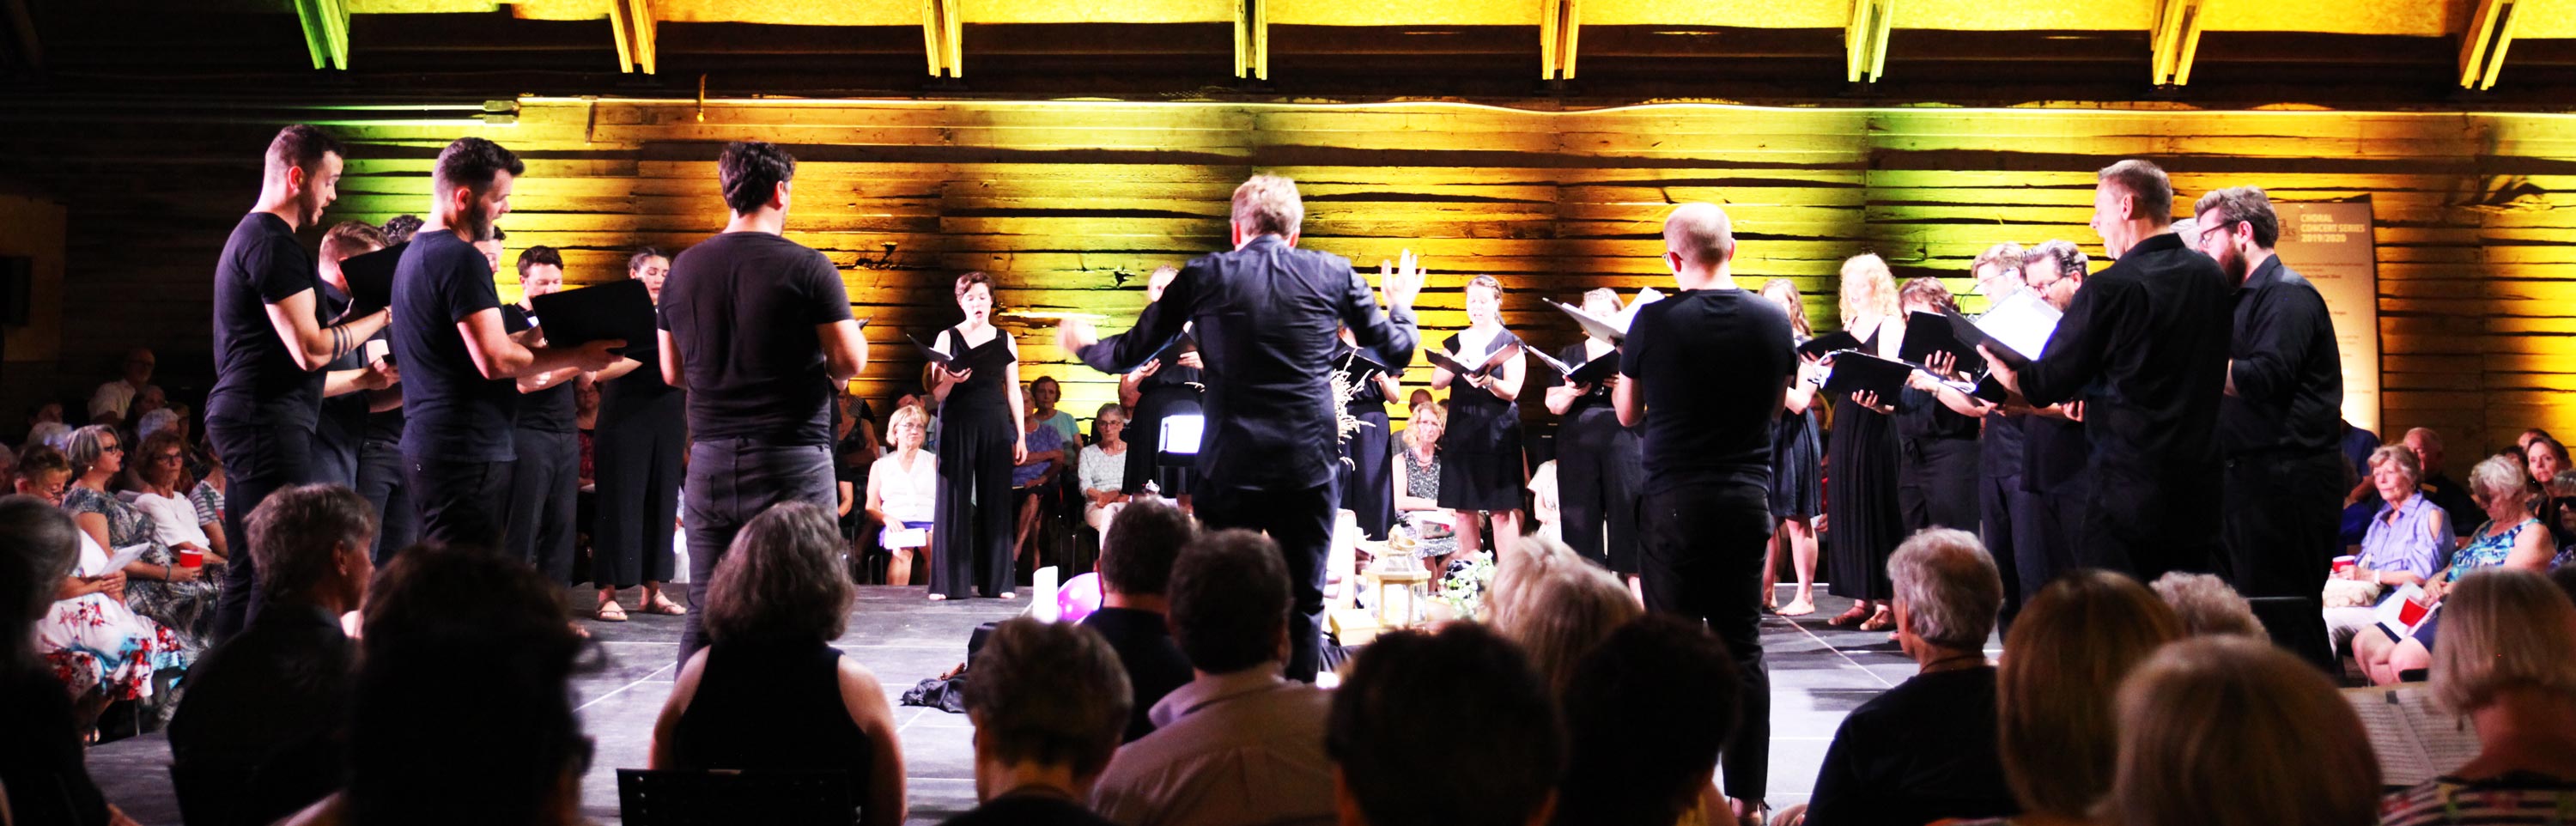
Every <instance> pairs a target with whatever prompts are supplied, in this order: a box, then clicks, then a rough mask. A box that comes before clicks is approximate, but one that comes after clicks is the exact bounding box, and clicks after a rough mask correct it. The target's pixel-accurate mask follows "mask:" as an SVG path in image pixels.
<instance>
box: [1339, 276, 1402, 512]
mask: <svg viewBox="0 0 2576 826" xmlns="http://www.w3.org/2000/svg"><path fill="white" fill-rule="evenodd" d="M1363 360H1365V361H1363ZM1380 366H1391V365H1387V364H1386V357H1384V356H1381V355H1378V352H1377V351H1376V350H1374V349H1371V348H1366V347H1361V346H1359V344H1358V343H1357V342H1355V341H1354V340H1353V335H1352V333H1351V328H1349V327H1343V328H1342V349H1341V352H1338V353H1335V354H1333V370H1334V371H1335V372H1338V373H1340V374H1341V376H1342V380H1343V382H1345V383H1346V384H1347V386H1349V387H1350V393H1351V395H1350V397H1349V398H1347V399H1345V400H1344V402H1343V410H1344V412H1347V413H1349V414H1350V415H1351V417H1352V418H1356V419H1358V420H1359V421H1360V429H1359V431H1358V432H1355V433H1350V434H1346V435H1344V436H1343V437H1342V463H1341V466H1340V467H1339V468H1337V469H1336V470H1335V471H1334V472H1335V473H1336V474H1337V475H1338V476H1339V477H1340V482H1341V485H1342V507H1343V508H1344V509H1346V510H1349V511H1350V512H1351V514H1352V515H1353V516H1355V517H1357V518H1358V519H1359V526H1360V532H1361V533H1364V534H1367V535H1368V538H1369V539H1372V540H1382V539H1385V538H1386V530H1387V528H1390V527H1393V526H1394V525H1395V471H1394V469H1393V467H1394V465H1393V461H1394V458H1395V448H1394V442H1393V441H1392V440H1391V439H1390V438H1389V437H1388V433H1389V431H1388V430H1387V426H1388V420H1387V417H1386V403H1387V400H1389V399H1393V398H1395V397H1396V395H1397V394H1398V393H1400V392H1401V388H1398V387H1397V386H1396V383H1395V377H1394V376H1390V375H1387V371H1385V370H1380V369H1378V368H1379V367H1380Z"/></svg>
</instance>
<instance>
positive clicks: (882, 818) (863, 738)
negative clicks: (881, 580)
mask: <svg viewBox="0 0 2576 826" xmlns="http://www.w3.org/2000/svg"><path fill="white" fill-rule="evenodd" d="M840 554H841V532H840V526H839V525H838V524H836V523H835V522H834V521H833V519H832V515H831V514H830V513H828V512H826V511H824V510H823V509H822V508H821V507H818V506H816V505H814V504H812V503H809V502H792V501H791V502H786V503H782V504H779V505H777V506H774V507H771V508H770V509H769V510H767V511H763V512H762V513H761V514H760V515H759V516H756V517H753V518H752V520H751V523H750V524H748V525H744V526H743V529H742V533H740V534H737V535H735V536H734V540H733V545H732V547H731V548H729V549H728V550H726V551H725V557H724V561H723V562H719V563H717V564H716V572H715V579H714V580H713V581H712V582H710V583H708V587H707V603H706V605H705V606H703V607H702V611H703V613H704V615H705V621H706V629H707V637H708V639H710V640H712V641H713V643H714V644H713V645H711V646H709V647H708V648H706V649H703V650H701V651H699V652H698V653H696V654H695V655H692V656H690V657H689V661H688V663H687V664H686V665H683V666H681V668H680V677H679V682H678V684H676V685H674V686H672V687H671V698H670V699H669V700H668V701H666V702H664V703H663V704H662V716H661V718H660V719H659V720H657V721H655V722H654V724H653V744H652V761H653V763H652V766H653V768H656V769H698V770H707V769H744V770H759V769H809V770H811V769H840V770H842V771H843V772H845V773H847V775H848V781H849V784H850V799H851V800H852V801H855V802H857V803H859V811H860V822H861V823H863V824H866V826H892V825H893V824H899V823H902V822H903V816H904V779H903V748H902V745H901V742H900V741H899V740H898V739H897V738H896V736H895V725H894V707H893V706H891V705H888V704H887V703H886V694H885V689H884V688H883V687H882V686H879V685H878V684H877V678H876V676H875V675H872V674H870V673H868V670H867V669H866V668H865V667H862V666H860V665H859V661H858V660H855V659H852V658H850V657H849V656H848V655H845V654H843V653H841V650H840V649H837V648H833V647H832V646H831V642H832V641H833V640H835V639H838V638H840V636H841V633H842V632H844V631H847V630H848V629H849V619H850V603H851V601H852V600H853V599H855V598H856V597H857V591H856V589H855V588H853V587H852V586H851V584H850V575H849V573H848V571H847V569H846V568H844V567H843V566H842V564H841V556H840Z"/></svg>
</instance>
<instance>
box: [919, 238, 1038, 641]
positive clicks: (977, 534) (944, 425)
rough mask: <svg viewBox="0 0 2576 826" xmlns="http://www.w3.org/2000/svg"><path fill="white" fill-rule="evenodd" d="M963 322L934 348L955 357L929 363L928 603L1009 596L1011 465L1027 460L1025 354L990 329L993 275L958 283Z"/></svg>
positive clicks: (977, 275)
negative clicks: (933, 437)
mask: <svg viewBox="0 0 2576 826" xmlns="http://www.w3.org/2000/svg"><path fill="white" fill-rule="evenodd" d="M957 307H958V309H960V310H964V311H965V312H966V320H965V321H964V322H963V323H960V324H958V325H957V326H955V327H951V328H948V329H946V330H943V331H941V332H940V335H939V340H938V341H937V342H936V343H934V344H933V346H935V347H938V348H939V349H940V350H941V351H943V352H946V353H948V354H949V356H950V357H951V358H952V359H954V360H953V361H951V362H949V363H948V365H947V366H945V367H942V366H940V365H938V364H932V365H930V394H931V396H933V397H935V398H937V399H939V497H938V504H937V508H936V511H935V513H936V514H937V515H936V516H935V517H933V518H932V522H933V523H934V524H935V526H934V527H933V528H932V529H931V531H930V545H931V550H930V598H931V599H933V600H942V599H948V598H950V597H968V596H974V595H975V592H976V591H978V590H980V591H982V592H983V594H984V595H985V596H988V597H999V598H1002V599H1010V598H1011V597H1013V596H1015V594H1013V593H1012V592H1011V539H1012V534H1013V531H1012V528H1013V524H1012V516H1013V515H1014V514H1013V513H1012V504H1013V503H1014V502H1015V501H1016V500H1014V499H1013V498H1012V497H1011V468H1012V467H1014V466H1017V465H1018V464H1019V463H1020V462H1021V461H1023V460H1024V459H1025V458H1026V457H1027V455H1028V447H1027V445H1026V444H1025V443H1023V442H1022V441H1021V440H1020V434H1021V433H1023V432H1025V431H1027V430H1028V425H1027V419H1026V416H1027V415H1028V414H1027V412H1026V411H1027V410H1028V405H1027V404H1025V403H1023V402H1022V401H1021V400H1020V348H1019V345H1018V344H1017V343H1014V342H1012V341H1011V337H1010V336H1008V335H1004V334H1003V333H1002V331H1001V330H1000V329H998V328H996V327H994V326H993V277H992V276H989V275H985V274H983V273H980V272H970V273H967V274H965V275H961V276H958V277H957Z"/></svg>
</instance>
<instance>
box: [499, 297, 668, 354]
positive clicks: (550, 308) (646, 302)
mask: <svg viewBox="0 0 2576 826" xmlns="http://www.w3.org/2000/svg"><path fill="white" fill-rule="evenodd" d="M528 306H529V308H530V309H531V310H533V311H534V313H535V315H536V317H537V322H538V323H539V324H540V325H541V326H543V327H544V328H545V336H546V345H547V346H549V347H578V346H581V345H584V344H588V343H591V342H594V341H603V340H619V341H624V342H626V346H625V347H624V348H621V349H624V350H627V351H635V350H650V349H653V347H654V344H655V342H658V341H659V340H660V339H661V336H660V334H659V332H657V331H656V330H655V329H654V327H655V324H654V315H653V294H652V292H651V291H649V290H646V289H645V288H644V282H642V281H636V280H632V279H629V280H625V281H616V282H611V283H607V284H601V285H598V286H593V287H582V288H580V289H572V290H564V291H561V292H555V293H548V294H545V295H540V296H536V297H533V298H530V299H528Z"/></svg>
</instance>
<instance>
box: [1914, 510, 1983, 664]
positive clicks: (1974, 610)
mask: <svg viewBox="0 0 2576 826" xmlns="http://www.w3.org/2000/svg"><path fill="white" fill-rule="evenodd" d="M1887 578H1888V580H1889V582H1891V583H1892V584H1893V585H1894V586H1895V592H1896V600H1895V613H1896V639H1897V643H1898V644H1899V645H1900V646H1902V647H1903V648H1904V649H1905V653H1907V654H1909V655H1912V656H1913V657H1914V661H1915V663H1916V664H1918V665H1923V666H1926V667H1929V666H1931V665H1932V664H1934V663H1938V662H1941V661H1943V660H1956V659H1966V658H1973V659H1975V660H1977V661H1978V662H1983V661H1984V660H1985V654H1984V652H1985V648H1986V637H1987V636H1988V635H1990V634H1993V633H1994V630H1995V617H1996V614H1997V613H1998V612H2000V611H2002V610H2003V605H2004V581H2003V576H2002V575H2000V574H1998V573H1996V572H1995V560H1994V557H1992V556H1988V555H1987V554H1986V546H1985V545H1984V544H1983V543H1980V542H1978V541H1977V537H1976V535H1975V534H1971V533H1968V532H1967V531H1962V530H1955V529H1951V528H1930V529H1926V530H1924V531H1921V532H1919V533H1916V534H1915V535H1913V536H1911V537H1907V538H1906V540H1905V541H1904V542H1903V543H1901V544H1899V545H1897V546H1896V552H1895V553H1894V554H1893V555H1890V556H1889V557H1888V559H1887Z"/></svg>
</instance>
